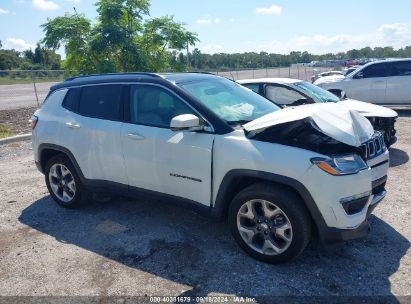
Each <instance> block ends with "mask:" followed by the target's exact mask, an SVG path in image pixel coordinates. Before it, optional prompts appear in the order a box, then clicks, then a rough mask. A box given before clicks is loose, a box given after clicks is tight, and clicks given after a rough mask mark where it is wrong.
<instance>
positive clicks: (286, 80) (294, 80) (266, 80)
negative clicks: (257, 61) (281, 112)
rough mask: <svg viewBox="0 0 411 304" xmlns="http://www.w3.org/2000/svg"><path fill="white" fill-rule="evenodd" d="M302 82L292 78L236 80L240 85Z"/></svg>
mask: <svg viewBox="0 0 411 304" xmlns="http://www.w3.org/2000/svg"><path fill="white" fill-rule="evenodd" d="M301 81H302V80H299V79H292V78H257V79H241V80H237V82H238V83H240V84H246V83H248V84H250V83H261V82H265V83H284V84H291V83H296V82H301Z"/></svg>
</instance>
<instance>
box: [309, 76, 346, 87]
mask: <svg viewBox="0 0 411 304" xmlns="http://www.w3.org/2000/svg"><path fill="white" fill-rule="evenodd" d="M343 79H345V76H343V75H331V76H324V77H320V78H318V79H317V80H316V81H314V84H315V85H319V84H322V83H327V82H336V81H342V80H343Z"/></svg>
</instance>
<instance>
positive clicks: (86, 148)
mask: <svg viewBox="0 0 411 304" xmlns="http://www.w3.org/2000/svg"><path fill="white" fill-rule="evenodd" d="M122 96H123V86H122V85H117V84H113V85H109V84H108V85H93V86H85V87H82V88H72V89H70V90H69V92H68V94H67V95H66V99H65V101H64V102H63V107H65V108H66V111H65V113H64V118H63V124H62V132H61V133H60V134H61V136H62V137H63V138H64V142H65V146H66V147H67V148H68V149H69V150H70V151H71V152H72V153H73V155H74V157H75V159H76V160H77V162H78V164H79V165H80V167H81V170H82V172H83V174H84V176H85V177H86V178H88V179H93V180H105V181H112V182H117V183H121V184H124V185H127V178H126V174H125V168H124V161H123V154H122V149H121V136H120V135H121V125H122V119H123V103H122Z"/></svg>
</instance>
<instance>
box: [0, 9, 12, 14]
mask: <svg viewBox="0 0 411 304" xmlns="http://www.w3.org/2000/svg"><path fill="white" fill-rule="evenodd" d="M9 13H10V12H9V11H8V10H5V9H2V8H0V15H7V14H9Z"/></svg>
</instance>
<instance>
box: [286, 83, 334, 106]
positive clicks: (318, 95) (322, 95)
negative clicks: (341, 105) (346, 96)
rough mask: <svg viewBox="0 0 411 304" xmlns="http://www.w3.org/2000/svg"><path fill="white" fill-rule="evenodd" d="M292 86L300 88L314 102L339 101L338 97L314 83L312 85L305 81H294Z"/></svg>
mask: <svg viewBox="0 0 411 304" xmlns="http://www.w3.org/2000/svg"><path fill="white" fill-rule="evenodd" d="M294 86H296V87H297V88H299V89H300V90H302V91H303V92H304V93H305V94H306V95H308V96H309V97H311V98H312V99H313V100H314V101H315V102H337V101H340V98H338V97H337V96H335V95H334V94H333V93H330V92H328V91H326V90H324V89H322V88H320V87H317V86H316V85H313V84H311V83H309V82H306V81H301V82H296V83H294Z"/></svg>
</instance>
